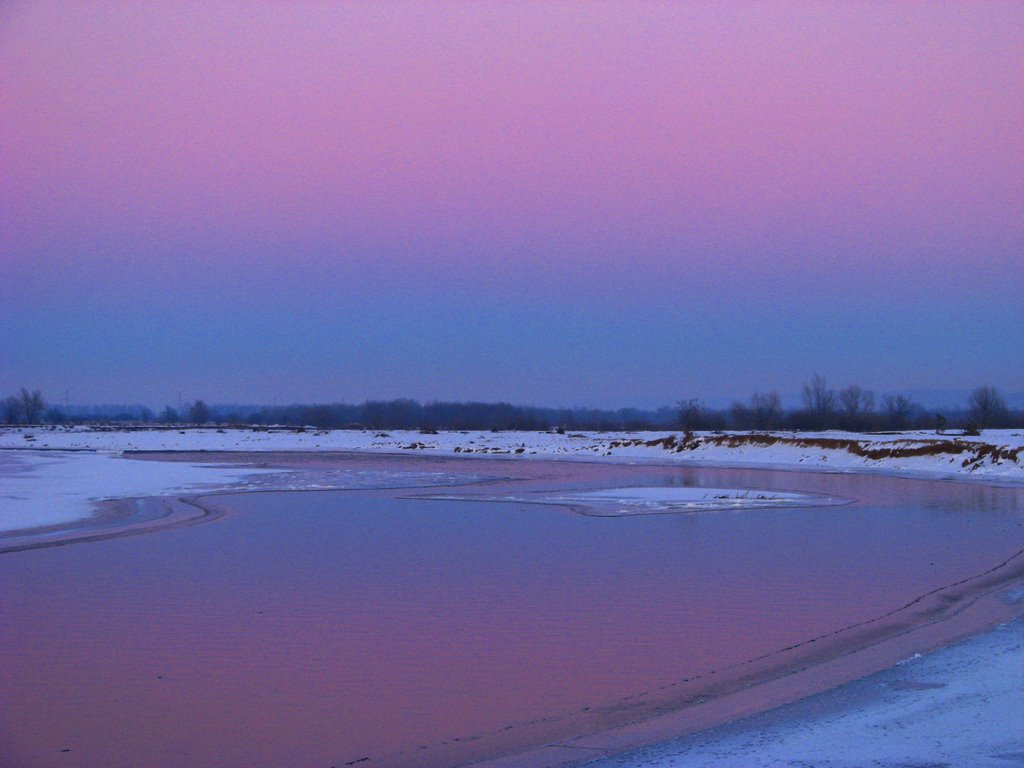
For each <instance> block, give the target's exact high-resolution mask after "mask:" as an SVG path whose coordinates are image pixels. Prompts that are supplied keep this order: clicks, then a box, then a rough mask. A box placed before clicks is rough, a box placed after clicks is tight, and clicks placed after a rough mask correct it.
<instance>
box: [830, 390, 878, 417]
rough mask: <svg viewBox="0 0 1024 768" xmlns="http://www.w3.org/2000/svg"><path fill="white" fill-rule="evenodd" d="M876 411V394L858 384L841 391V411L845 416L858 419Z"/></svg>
mask: <svg viewBox="0 0 1024 768" xmlns="http://www.w3.org/2000/svg"><path fill="white" fill-rule="evenodd" d="M874 409H875V393H874V392H872V391H871V390H865V389H861V388H860V387H858V386H857V385H856V384H851V385H850V386H848V387H846V389H841V390H840V391H839V410H840V412H841V413H842V414H843V415H844V416H849V417H850V418H857V417H858V416H863V415H865V414H867V413H870V412H871V411H873V410H874Z"/></svg>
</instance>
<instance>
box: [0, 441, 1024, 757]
mask: <svg viewBox="0 0 1024 768" xmlns="http://www.w3.org/2000/svg"><path fill="white" fill-rule="evenodd" d="M396 461H397V460H396ZM398 463H399V466H401V462H398ZM532 464H533V466H532V467H529V468H528V469H526V470H521V469H518V468H517V470H516V471H515V472H513V473H512V474H513V475H515V474H518V475H519V476H518V477H516V478H515V479H511V480H509V481H508V482H507V483H505V484H503V485H498V486H490V487H487V488H486V489H485V488H482V487H479V486H477V487H474V488H467V489H464V490H463V493H465V494H466V497H467V498H466V500H461V501H453V500H443V501H442V500H431V499H423V498H406V497H407V496H408V495H409V494H410V491H408V490H403V491H397V490H394V491H338V492H316V493H295V492H291V493H288V492H284V493H256V494H245V495H235V496H228V497H218V498H217V499H216V503H217V504H218V505H220V506H222V507H224V508H226V509H228V510H229V511H230V514H227V515H226V516H225V517H223V518H221V519H220V520H217V521H215V522H212V523H209V524H204V525H198V526H192V527H186V528H181V529H176V530H168V531H162V532H158V533H154V534H152V535H146V536H135V537H131V538H117V539H112V540H108V541H100V542H91V543H85V544H77V545H74V546H66V547H59V548H52V549H43V550H35V551H26V552H14V553H8V554H5V555H0V647H2V648H3V659H2V661H0V765H2V766H4V768H34V767H35V766H40V767H43V766H45V767H46V768H49V767H50V766H65V765H66V766H81V767H85V768H91V767H92V766H105V767H107V768H113V767H115V766H147V768H160V767H163V766H166V767H167V768H184V767H186V766H225V767H232V766H246V767H249V766H274V767H275V768H288V767H290V766H294V767H295V768H307V767H308V768H319V767H321V766H322V767H323V768H327V767H328V766H340V765H344V764H346V763H348V762H350V761H354V760H359V759H361V758H369V760H366V761H364V762H361V763H358V764H359V765H366V766H373V765H380V766H405V765H415V766H451V765H455V764H458V763H460V762H464V761H467V760H471V759H477V758H480V757H485V756H492V755H494V754H496V753H499V752H501V751H509V750H516V749H522V748H524V747H527V746H529V745H530V744H531V743H535V742H534V741H532V740H536V739H540V740H541V741H543V740H544V739H546V738H547V737H548V736H549V735H550V733H551V732H552V731H550V730H545V728H546V727H548V726H546V725H545V721H546V722H547V723H556V724H557V723H562V724H563V725H562V726H558V727H571V724H572V723H573V722H574V721H573V718H574V717H586V718H590V719H589V720H588V721H587V722H588V724H589V725H592V724H593V723H594V722H599V723H602V724H606V725H610V724H615V723H616V722H621V721H624V720H627V719H628V718H629V715H630V713H629V708H628V701H629V698H628V697H631V696H634V695H636V694H639V693H642V692H645V691H651V690H652V689H658V688H659V687H661V686H666V685H669V684H671V683H673V682H675V681H678V680H682V679H684V678H688V677H692V676H694V675H699V674H705V675H706V674H709V673H710V672H711V671H713V670H723V669H726V668H727V667H728V666H729V665H731V664H735V663H737V662H741V661H743V660H745V659H749V658H752V657H755V656H758V655H761V654H766V653H771V652H773V651H776V650H778V649H780V648H783V647H786V646H788V645H791V644H793V643H797V642H801V641H803V640H806V639H808V638H810V637H815V636H818V635H822V634H825V633H828V632H830V631H832V630H834V629H836V628H838V627H842V626H846V625H849V624H851V623H856V622H858V621H864V620H868V619H871V618H873V617H875V616H877V615H879V614H882V613H885V612H887V611H890V610H893V609H894V608H898V607H899V606H901V605H903V604H905V603H906V602H908V601H909V600H911V599H913V598H914V597H916V596H918V595H920V594H922V593H924V592H927V591H929V590H931V589H934V588H936V587H938V586H941V585H943V584H946V583H949V582H951V581H955V580H958V579H960V578H963V577H964V576H967V575H971V574H974V573H977V572H980V571H983V570H985V569H987V568H989V567H990V566H991V565H993V564H994V563H996V562H998V561H999V560H1001V559H1004V558H1006V557H1009V556H1010V555H1012V554H1013V553H1014V552H1016V551H1018V550H1020V549H1021V548H1022V546H1024V527H1022V510H1024V504H1022V503H1021V494H1020V491H1017V490H1013V489H997V488H988V487H983V486H973V485H963V484H958V485H953V484H946V483H936V482H921V481H911V480H899V479H894V478H885V477H877V476H864V475H853V476H849V475H825V474H799V473H792V472H765V471H743V470H713V469H664V468H652V467H645V468H628V467H618V468H614V469H609V468H600V467H593V466H586V465H575V466H574V465H569V464H566V465H561V466H559V467H557V468H556V469H551V466H552V465H550V464H546V465H545V464H543V463H541V462H533V463H532ZM485 465H486V463H485V462H479V461H475V462H473V464H472V467H473V470H474V471H479V470H480V469H481V467H483V466H485ZM494 466H497V467H499V468H501V469H505V468H507V466H508V464H505V465H501V464H497V463H495V464H494ZM495 474H508V473H507V472H495ZM624 481H625V482H631V483H633V484H637V485H658V484H662V485H670V484H696V485H707V486H709V487H748V488H766V489H773V488H775V489H786V490H806V491H809V492H814V493H829V494H835V495H840V496H845V497H848V498H851V499H855V500H856V502H855V503H853V504H851V505H848V506H830V507H813V508H796V509H775V510H770V509H769V510H756V511H744V512H720V513H700V514H669V515H657V516H636V517H619V518H595V517H587V516H583V515H580V514H575V513H573V512H572V511H570V510H566V509H564V508H560V507H551V506H541V505H534V504H522V503H517V504H503V503H493V502H487V501H482V500H479V499H478V498H477V496H478V495H479V494H483V493H485V492H486V493H487V494H494V495H502V494H507V493H509V488H514V489H515V490H516V492H521V491H523V490H524V489H526V490H536V489H539V488H543V487H548V488H565V487H577V488H578V487H600V486H602V485H605V486H608V485H611V486H615V485H622V484H624ZM623 700H625V702H624V701H623ZM594 718H597V720H596V721H595V720H594ZM566 723H568V724H569V725H565V724H566ZM550 727H556V726H555V725H551V726H550Z"/></svg>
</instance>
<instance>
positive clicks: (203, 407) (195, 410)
mask: <svg viewBox="0 0 1024 768" xmlns="http://www.w3.org/2000/svg"><path fill="white" fill-rule="evenodd" d="M188 420H189V421H190V422H192V423H193V424H205V423H206V422H208V421H209V420H210V406H208V405H207V404H206V403H204V402H203V401H202V400H196V401H195V402H194V403H192V406H191V407H190V408H189V409H188Z"/></svg>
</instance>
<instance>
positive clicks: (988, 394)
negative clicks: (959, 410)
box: [967, 386, 1009, 428]
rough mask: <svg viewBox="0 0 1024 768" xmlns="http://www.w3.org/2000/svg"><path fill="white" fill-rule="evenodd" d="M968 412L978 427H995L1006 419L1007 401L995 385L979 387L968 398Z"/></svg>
mask: <svg viewBox="0 0 1024 768" xmlns="http://www.w3.org/2000/svg"><path fill="white" fill-rule="evenodd" d="M967 413H968V416H970V419H971V421H973V422H974V423H975V424H976V425H977V426H978V427H982V428H984V427H994V426H998V425H1000V424H1002V423H1004V422H1005V421H1006V418H1007V416H1008V414H1009V412H1008V411H1007V408H1006V401H1005V400H1004V399H1003V396H1002V395H1001V394H1000V393H999V390H998V389H996V388H995V387H989V386H984V387H978V388H977V389H976V390H974V391H973V392H971V396H970V397H969V398H968V399H967Z"/></svg>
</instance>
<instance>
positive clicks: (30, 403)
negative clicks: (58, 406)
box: [19, 387, 46, 424]
mask: <svg viewBox="0 0 1024 768" xmlns="http://www.w3.org/2000/svg"><path fill="white" fill-rule="evenodd" d="M19 397H20V398H21V410H22V416H23V417H24V419H25V422H26V423H28V424H37V423H38V422H39V420H40V418H41V417H42V415H43V410H44V409H45V408H46V403H44V402H43V393H42V392H40V391H39V390H38V389H34V390H32V391H31V392H29V391H28V390H27V389H25V388H24V387H22V388H21V393H20V395H19Z"/></svg>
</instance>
